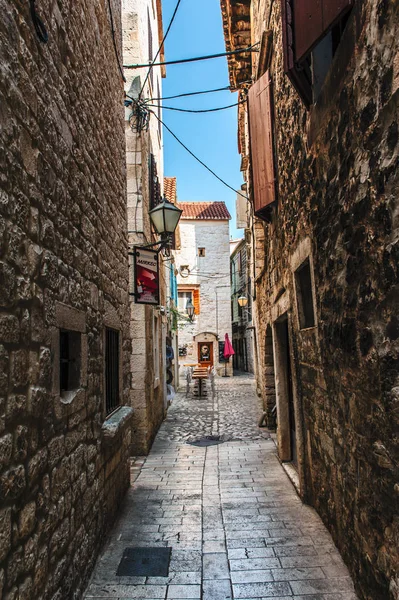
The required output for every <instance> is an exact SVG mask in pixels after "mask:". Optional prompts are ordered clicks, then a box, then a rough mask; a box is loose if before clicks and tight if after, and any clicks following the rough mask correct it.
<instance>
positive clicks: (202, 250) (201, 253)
mask: <svg viewBox="0 0 399 600" xmlns="http://www.w3.org/2000/svg"><path fill="white" fill-rule="evenodd" d="M198 256H200V257H204V256H205V248H198Z"/></svg>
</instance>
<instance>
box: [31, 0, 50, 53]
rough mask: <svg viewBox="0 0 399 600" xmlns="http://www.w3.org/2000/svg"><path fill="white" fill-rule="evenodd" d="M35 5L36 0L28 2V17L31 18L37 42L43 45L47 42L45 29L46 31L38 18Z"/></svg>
mask: <svg viewBox="0 0 399 600" xmlns="http://www.w3.org/2000/svg"><path fill="white" fill-rule="evenodd" d="M35 3H36V0H30V15H31V17H32V22H33V26H34V28H35V31H36V35H37V37H38V38H39V40H40V41H41V42H42V43H43V44H47V42H48V33H47V29H46V27H45V25H44V23H43V21H42V20H41V18H40V17H39V15H38V14H37V12H36V4H35Z"/></svg>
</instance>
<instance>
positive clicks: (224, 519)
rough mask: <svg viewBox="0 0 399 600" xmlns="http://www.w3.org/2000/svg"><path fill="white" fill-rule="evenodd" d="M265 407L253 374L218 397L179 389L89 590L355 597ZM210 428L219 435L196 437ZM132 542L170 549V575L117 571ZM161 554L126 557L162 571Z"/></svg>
mask: <svg viewBox="0 0 399 600" xmlns="http://www.w3.org/2000/svg"><path fill="white" fill-rule="evenodd" d="M260 415H261V403H260V401H259V399H258V398H257V396H256V393H255V384H254V380H253V378H252V377H251V376H248V375H242V376H239V377H234V379H233V378H218V379H217V381H216V394H215V397H214V398H212V394H211V393H209V394H208V397H207V398H200V399H199V398H196V397H194V396H193V395H192V393H191V392H190V393H189V395H188V396H187V397H186V396H185V394H184V393H179V394H177V396H176V397H175V399H174V401H173V404H172V406H171V407H170V409H169V411H168V416H167V419H166V420H165V422H164V423H163V425H162V427H161V429H160V431H159V433H158V435H157V437H156V440H155V442H154V444H153V447H152V450H151V452H150V454H149V456H148V457H147V458H137V459H136V460H135V461H134V462H133V464H132V471H131V472H132V487H131V489H130V490H129V492H128V495H127V497H126V500H125V504H124V508H123V511H122V513H121V516H120V518H119V520H118V522H117V523H116V525H115V527H114V529H113V532H112V534H111V536H110V537H109V539H108V541H107V543H106V545H105V548H104V550H103V552H102V554H101V556H100V558H99V560H98V562H97V565H96V568H95V571H94V574H93V577H92V579H91V582H90V585H89V587H88V589H87V591H86V594H85V598H86V599H87V600H89V599H90V600H93V599H98V600H100V599H102V600H104V598H109V599H111V598H112V599H116V598H124V599H126V598H131V599H133V598H135V599H137V598H140V599H153V600H155V599H160V598H163V599H165V598H166V599H168V600H169V599H170V600H172V599H178V598H186V599H193V600H194V599H198V600H199V599H203V600H222V599H223V600H227V599H232V598H240V599H247V600H251V599H254V598H270V597H272V598H279V599H280V600H288V598H292V597H295V598H296V599H297V600H355V599H356V598H357V596H356V595H355V593H354V591H353V584H352V581H351V579H350V577H349V575H348V571H347V569H346V567H345V565H344V563H343V562H342V560H341V558H340V555H339V553H338V551H337V550H336V548H335V546H334V544H333V542H332V539H331V537H330V535H329V533H328V532H327V530H326V529H325V527H324V526H323V524H322V522H321V520H320V518H319V517H318V515H317V514H316V512H315V511H314V510H313V509H312V508H310V507H308V506H305V505H303V504H302V502H301V501H300V499H299V497H298V496H297V494H296V492H295V489H294V487H293V485H292V484H291V482H290V480H289V479H288V477H287V475H286V473H285V471H284V469H283V467H282V466H281V464H280V462H279V461H278V459H277V454H276V448H275V444H274V441H273V439H272V438H271V437H270V435H269V434H268V433H267V432H265V431H264V430H262V429H259V428H258V427H257V423H258V419H259V416H260ZM205 436H211V437H215V438H216V437H217V436H220V439H219V440H218V442H219V443H216V444H215V445H209V446H205V447H203V446H196V445H192V442H196V441H198V440H200V439H201V438H204V437H205ZM208 441H209V442H211V441H212V440H208ZM128 548H139V549H140V548H141V549H144V552H148V550H146V549H150V548H151V549H162V548H164V549H167V548H170V549H171V550H169V552H170V563H169V565H168V561H169V554H168V550H164V552H165V555H166V569H168V574H167V575H166V573H164V576H155V575H154V576H151V575H150V576H148V574H147V575H146V574H145V571H141V573H142V574H141V575H136V576H132V575H130V576H129V575H127V571H124V572H125V575H117V574H116V573H117V570H118V569H121V566H122V563H123V561H122V563H121V559H122V556H123V555H124V553H125V552H126V549H128ZM139 552H143V550H139ZM156 552H160V551H159V550H156V551H155V552H153V551H152V550H149V557H148V558H145V557H143V555H140V556H139V559H138V561H136V562H135V563H133V562H130V563H129V560H127V561H125V563H126V564H125V566H126V565H127V566H128V567H129V564H130V565H133V564H136V565H137V564H138V563H140V564H139V565H138V566H139V567H141V568H143V569H146V568H149V569H151V571H149V572H153V571H152V569H154V568H155V569H158V568H160V569H162V558H163V557H162V556H161V555H158V554H155V553H156ZM161 552H162V550H161ZM151 554H152V556H151Z"/></svg>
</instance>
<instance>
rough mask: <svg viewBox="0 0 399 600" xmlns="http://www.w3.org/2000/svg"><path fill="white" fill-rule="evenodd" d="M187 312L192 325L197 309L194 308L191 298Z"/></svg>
mask: <svg viewBox="0 0 399 600" xmlns="http://www.w3.org/2000/svg"><path fill="white" fill-rule="evenodd" d="M186 312H187V316H188V318H189V319H190V323H192V322H193V319H194V315H195V308H194V304H193V303H192V301H191V298H189V299H188V300H187V304H186Z"/></svg>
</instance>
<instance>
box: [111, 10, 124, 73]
mask: <svg viewBox="0 0 399 600" xmlns="http://www.w3.org/2000/svg"><path fill="white" fill-rule="evenodd" d="M108 10H109V20H110V24H111V35H112V42H113V44H114V50H115V56H116V60H117V63H118V68H119V71H120V74H121V77H122V79H123V81H124V82H125V83H126V77H125V74H124V72H123V68H122V63H121V61H120V58H119V54H118V47H117V45H116V37H115V27H114V17H113V14H112V6H111V0H108Z"/></svg>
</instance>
